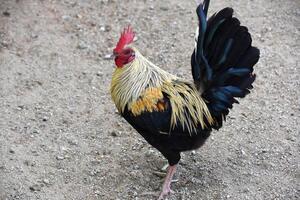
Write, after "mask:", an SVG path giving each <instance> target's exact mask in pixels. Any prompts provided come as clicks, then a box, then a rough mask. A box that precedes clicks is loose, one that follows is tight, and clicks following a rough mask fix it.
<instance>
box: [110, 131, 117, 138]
mask: <svg viewBox="0 0 300 200" xmlns="http://www.w3.org/2000/svg"><path fill="white" fill-rule="evenodd" d="M110 135H111V136H113V137H117V136H118V133H117V132H116V131H112V132H110Z"/></svg>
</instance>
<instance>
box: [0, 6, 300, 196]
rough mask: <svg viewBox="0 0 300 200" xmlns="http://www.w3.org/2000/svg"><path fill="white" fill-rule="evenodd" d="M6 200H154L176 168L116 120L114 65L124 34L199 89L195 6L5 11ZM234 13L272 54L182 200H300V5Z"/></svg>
mask: <svg viewBox="0 0 300 200" xmlns="http://www.w3.org/2000/svg"><path fill="white" fill-rule="evenodd" d="M0 1H1V2H0V113H1V118H0V199H1V200H2V199H3V200H12V199H24V200H27V199H28V200H29V199H30V200H35V199H43V200H44V199H45V200H46V199H51V200H60V199H67V200H69V199H76V200H77V199H89V200H93V199H105V200H106V199H120V200H121V199H122V200H123V199H155V197H156V196H155V195H153V192H155V193H157V194H158V192H159V190H160V187H161V184H162V181H163V178H162V175H161V173H158V172H157V171H159V170H160V168H161V167H162V166H163V165H164V164H166V160H165V159H164V158H163V157H162V156H161V155H160V154H159V153H158V152H157V151H156V150H155V149H153V148H151V147H150V146H149V145H148V144H147V143H146V142H145V141H144V140H143V139H142V138H141V137H140V136H139V135H138V134H137V133H136V132H135V131H134V130H133V129H132V128H131V127H130V126H129V125H128V124H127V123H126V122H125V121H124V120H123V119H122V118H121V117H120V116H119V115H118V114H117V113H116V109H115V106H114V105H113V102H112V101H111V98H110V94H109V85H110V79H111V74H112V71H113V67H114V64H113V61H112V60H111V59H110V57H109V54H110V53H111V51H112V49H113V47H114V44H115V43H116V41H117V39H118V36H119V33H120V31H121V30H122V28H123V27H124V26H126V25H127V24H129V23H130V24H132V26H133V27H134V28H135V31H136V32H137V41H136V46H137V47H138V48H139V49H140V50H141V51H142V53H143V54H144V55H145V56H147V57H148V58H149V59H150V60H152V61H153V62H154V63H156V64H157V65H158V66H161V67H162V68H163V69H165V70H168V71H170V72H172V73H174V74H177V75H179V76H182V77H185V78H186V79H188V80H191V73H190V63H189V61H190V55H191V52H192V49H193V35H194V30H195V27H196V23H197V19H196V16H195V8H196V7H195V2H194V1H193V0H190V1H181V0H165V1H159V0H143V1H142V0H139V1H138V0H123V1H117V0H98V1H96V0H90V1H83V0H64V1H59V0H40V1H37V0H27V1H24V0H23V1H22V0H11V1H8V0H6V1H5V0H0ZM225 6H230V7H233V8H234V9H235V10H236V12H235V15H236V16H237V17H239V18H241V21H242V24H244V25H246V26H248V27H249V29H250V31H251V33H252V34H253V41H254V45H255V46H258V47H259V48H260V49H261V60H260V62H259V64H258V65H257V66H256V73H257V75H258V78H257V81H256V82H255V89H254V90H253V92H252V94H251V95H249V96H248V97H247V98H246V99H244V100H242V101H241V103H240V105H235V106H234V109H233V110H232V112H231V114H230V116H229V117H228V120H227V122H226V124H225V126H224V127H223V128H222V129H221V130H220V131H215V132H213V135H212V137H210V139H209V140H208V142H207V143H206V145H205V146H204V147H203V148H201V149H199V150H198V151H196V152H187V153H184V154H183V156H182V157H183V158H182V161H181V162H180V166H179V170H178V173H177V175H176V179H177V180H178V181H177V182H176V183H174V184H173V189H174V190H175V191H176V193H175V194H173V195H171V196H170V197H169V198H168V199H169V200H176V199H194V200H198V199H204V200H206V199H208V200H210V199H233V200H235V199H236V200H240V199H242V200H243V199H253V200H254V199H255V200H264V199H280V200H281V199H282V200H288V199H294V200H296V199H300V184H299V183H300V167H299V165H300V158H299V149H300V148H299V147H300V146H299V144H300V143H299V142H300V141H299V138H300V137H299V133H300V132H299V131H300V125H299V122H300V120H299V119H300V99H299V96H300V92H299V89H300V69H299V63H300V59H299V57H300V36H299V33H300V2H299V0H287V1H282V0H265V1H262V0H224V1H216V0H212V2H211V7H210V14H212V13H213V12H215V11H217V10H219V9H221V8H223V7H225Z"/></svg>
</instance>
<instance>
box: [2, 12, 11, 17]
mask: <svg viewBox="0 0 300 200" xmlns="http://www.w3.org/2000/svg"><path fill="white" fill-rule="evenodd" d="M2 14H3V15H4V16H5V17H9V16H10V12H8V11H4V12H3V13H2Z"/></svg>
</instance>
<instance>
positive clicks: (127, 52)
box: [123, 49, 131, 55]
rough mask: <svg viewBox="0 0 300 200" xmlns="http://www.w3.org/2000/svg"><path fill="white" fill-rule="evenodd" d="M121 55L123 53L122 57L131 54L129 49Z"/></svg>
mask: <svg viewBox="0 0 300 200" xmlns="http://www.w3.org/2000/svg"><path fill="white" fill-rule="evenodd" d="M123 53H124V55H129V54H131V50H130V49H125V50H124V51H123Z"/></svg>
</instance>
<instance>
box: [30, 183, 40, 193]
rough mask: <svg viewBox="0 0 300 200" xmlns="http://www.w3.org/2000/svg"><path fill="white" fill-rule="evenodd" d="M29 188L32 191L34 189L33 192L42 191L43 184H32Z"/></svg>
mask: <svg viewBox="0 0 300 200" xmlns="http://www.w3.org/2000/svg"><path fill="white" fill-rule="evenodd" d="M29 189H30V190H31V191H33V192H34V191H41V186H40V185H38V184H34V185H32V186H30V187H29Z"/></svg>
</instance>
